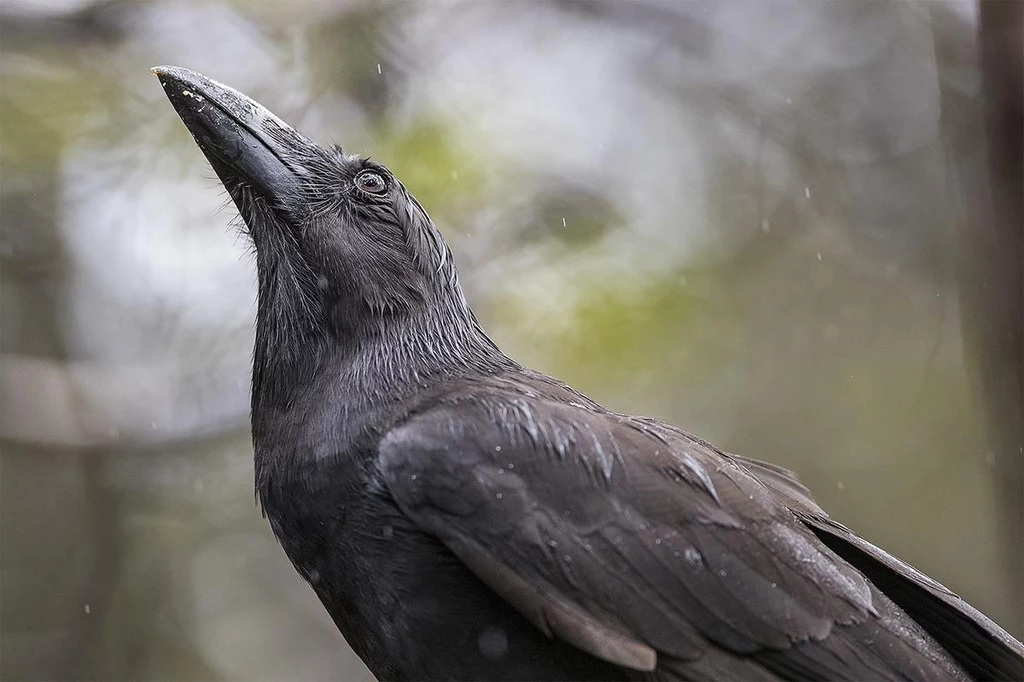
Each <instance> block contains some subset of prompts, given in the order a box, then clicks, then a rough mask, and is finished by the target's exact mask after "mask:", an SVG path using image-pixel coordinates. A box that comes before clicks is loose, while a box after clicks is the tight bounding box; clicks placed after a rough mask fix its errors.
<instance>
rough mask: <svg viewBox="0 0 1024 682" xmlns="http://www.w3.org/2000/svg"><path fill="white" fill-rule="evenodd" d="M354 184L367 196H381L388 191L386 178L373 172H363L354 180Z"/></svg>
mask: <svg viewBox="0 0 1024 682" xmlns="http://www.w3.org/2000/svg"><path fill="white" fill-rule="evenodd" d="M352 184H353V185H355V186H356V189H358V190H359V191H361V192H366V193H367V194H374V195H378V196H379V195H381V194H384V193H385V192H386V191H388V183H387V181H386V180H384V176H383V175H381V174H380V173H378V172H376V171H372V170H364V171H361V172H360V173H359V174H358V175H356V177H355V178H353V180H352Z"/></svg>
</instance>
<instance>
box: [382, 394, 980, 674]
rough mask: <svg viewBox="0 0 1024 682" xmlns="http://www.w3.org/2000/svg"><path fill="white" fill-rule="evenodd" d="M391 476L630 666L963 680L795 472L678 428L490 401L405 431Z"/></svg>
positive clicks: (527, 402) (402, 493)
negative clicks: (847, 551)
mask: <svg viewBox="0 0 1024 682" xmlns="http://www.w3.org/2000/svg"><path fill="white" fill-rule="evenodd" d="M765 466H766V467H767V466H768V465H765ZM380 467H381V470H382V472H383V475H384V478H385V480H386V481H387V484H388V487H389V490H390V492H391V494H392V495H393V496H394V498H395V500H396V501H397V503H398V505H399V506H400V507H401V509H402V510H403V512H404V513H406V514H407V515H408V516H410V517H411V518H412V519H413V520H414V521H415V522H416V523H417V524H418V525H419V526H420V527H422V528H423V529H424V530H426V531H428V532H430V533H432V534H434V535H435V536H436V537H438V538H439V539H440V540H441V541H442V542H443V543H444V544H445V545H446V546H447V547H448V548H449V549H450V550H451V551H452V552H453V553H454V554H455V555H456V556H458V557H459V558H460V559H461V560H462V561H463V563H465V564H466V565H467V566H468V567H469V568H470V570H472V571H473V572H474V573H475V574H476V575H477V576H478V577H479V578H480V579H481V580H482V581H483V582H484V583H486V584H487V585H488V586H489V587H490V588H491V589H493V590H494V591H495V592H497V593H498V594H499V595H501V596H502V597H503V598H504V599H505V600H506V601H507V602H508V603H509V604H511V605H512V606H514V607H515V608H516V609H517V610H519V611H520V612H521V613H522V614H523V615H525V616H526V617H527V618H529V619H530V620H531V621H532V622H533V623H534V625H535V626H536V627H538V628H539V629H540V630H542V631H543V632H545V633H546V634H548V635H549V636H554V637H559V638H562V639H563V640H565V641H567V642H569V643H571V644H573V645H575V646H577V647H579V648H580V649H583V650H585V651H587V652H589V653H590V654H592V655H594V656H596V657H598V658H601V659H603V660H606V661H609V662H612V663H615V664H617V665H620V666H623V667H625V668H629V669H632V670H638V671H653V674H654V675H655V676H662V677H664V676H668V677H674V676H678V677H681V678H686V677H706V676H707V675H708V674H709V673H712V674H713V675H714V676H715V677H720V678H728V677H730V676H731V677H734V678H748V679H749V678H755V677H760V678H772V677H774V676H782V677H794V676H797V677H818V678H820V677H827V678H830V679H866V678H872V679H934V678H949V679H956V678H962V677H963V675H962V671H960V670H959V669H958V668H957V667H956V666H955V665H954V664H952V663H951V661H950V660H949V657H948V656H946V654H945V652H944V651H943V650H942V649H941V648H940V647H939V646H938V645H937V644H936V643H935V641H934V640H932V639H931V637H929V636H928V634H927V633H925V632H924V631H923V630H921V629H920V628H919V627H918V626H917V625H916V623H914V622H913V621H912V620H910V619H909V618H907V617H906V615H905V614H904V613H903V612H902V611H901V610H900V609H898V608H897V607H896V606H895V605H893V603H892V602H891V601H890V600H888V599H887V598H886V597H885V596H884V595H883V594H882V593H881V592H879V591H878V590H877V589H875V587H874V586H873V585H871V583H870V582H868V580H866V579H865V578H864V576H863V575H862V574H861V573H860V572H859V571H857V570H855V569H854V568H852V567H851V566H850V565H849V564H848V563H847V562H846V561H844V560H843V559H841V558H840V557H839V556H837V555H836V554H835V553H834V552H833V551H832V550H830V549H829V548H828V547H827V546H826V545H825V544H823V543H822V542H821V541H820V540H819V539H818V538H817V537H816V536H815V534H814V533H813V532H811V530H810V529H808V528H807V527H806V526H805V525H804V524H803V523H801V521H800V520H799V519H798V518H797V517H796V515H795V514H794V513H793V511H791V510H790V509H789V508H788V507H787V506H786V504H785V502H784V501H785V500H786V499H788V497H789V494H781V495H780V494H779V493H778V491H777V490H776V486H779V487H783V486H782V481H786V480H788V481H791V482H790V483H786V485H785V486H784V487H785V489H786V490H789V491H790V493H792V492H793V491H796V492H799V491H800V490H802V487H801V486H799V484H798V483H796V482H795V481H792V480H791V479H788V478H787V477H786V476H785V475H784V470H778V469H774V468H772V467H768V469H766V470H770V471H772V472H774V475H776V476H777V477H778V478H779V481H777V482H776V485H773V486H772V487H769V486H768V485H766V484H765V483H763V482H762V481H760V480H759V479H758V478H757V477H755V476H753V475H752V474H751V473H750V472H749V471H748V470H747V469H746V468H745V467H744V466H742V465H741V464H739V463H738V462H737V461H736V460H735V459H733V458H730V457H728V456H726V455H723V454H721V453H719V452H717V451H715V450H713V449H712V448H710V447H709V446H707V445H706V444H704V443H703V442H702V441H699V440H697V439H694V438H691V437H689V436H688V435H687V434H685V433H684V432H681V431H678V430H675V429H672V428H671V427H666V426H664V425H660V424H658V423H657V422H653V421H646V420H638V419H632V418H628V417H622V416H618V415H613V414H610V413H607V412H601V411H598V410H594V409H592V408H590V407H589V406H584V405H579V404H573V403H565V402H561V401H552V400H544V399H542V398H539V397H537V396H535V395H534V396H522V395H506V394H495V395H486V394H483V393H480V392H477V393H476V394H474V396H473V398H472V399H466V400H461V401H458V400H454V401H452V402H450V403H449V404H444V405H440V406H436V407H434V408H431V409H429V410H427V411H424V412H421V413H419V414H418V415H416V416H414V417H412V418H411V419H410V420H409V421H407V422H406V423H405V424H404V425H402V426H400V427H398V428H396V429H394V430H393V431H391V432H390V433H388V434H387V435H386V436H385V437H384V438H383V439H382V441H381V445H380ZM806 497H807V500H810V498H809V496H806ZM794 504H795V505H796V506H798V508H799V509H800V511H802V512H809V511H812V507H810V506H809V505H808V503H807V502H804V501H801V500H797V502H794ZM809 504H810V505H813V501H810V502H809ZM813 510H817V506H816V505H813ZM818 511H820V510H818Z"/></svg>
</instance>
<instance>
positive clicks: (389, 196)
mask: <svg viewBox="0 0 1024 682" xmlns="http://www.w3.org/2000/svg"><path fill="white" fill-rule="evenodd" d="M152 71H153V73H155V74H156V75H157V76H158V77H159V79H160V83H161V84H162V85H163V88H164V91H165V92H166V94H167V97H168V99H169V100H170V102H171V104H172V105H173V106H174V109H175V110H176V111H177V113H178V115H179V116H180V117H181V120H182V121H183V122H184V124H185V126H186V128H188V130H189V132H190V133H191V134H192V137H193V138H194V139H195V141H196V143H197V144H198V145H199V148H200V149H201V150H202V152H203V154H204V155H205V156H206V158H207V159H208V160H209V162H210V164H211V166H212V167H213V169H214V171H215V172H216V173H217V175H218V177H219V178H220V180H221V182H222V183H223V184H224V187H225V188H226V190H227V192H228V194H229V195H230V196H231V199H232V201H233V202H234V203H235V205H236V206H237V207H238V210H239V213H240V214H241V217H242V219H243V221H244V223H245V226H246V228H247V232H248V234H249V235H250V236H251V238H252V241H253V244H254V245H255V249H256V263H257V272H258V280H259V313H258V315H259V318H261V321H262V322H264V323H265V326H267V327H268V329H269V331H270V333H272V334H273V335H275V336H281V335H284V336H288V335H299V336H300V337H301V339H302V340H303V341H306V342H308V341H309V340H311V339H315V338H318V337H321V336H325V335H326V336H331V337H335V338H339V339H345V338H346V337H351V336H352V335H357V334H359V333H362V332H366V331H368V330H370V329H372V328H374V327H375V326H378V325H379V324H381V323H382V322H384V321H386V320H387V319H388V318H392V317H396V316H397V317H405V316H415V315H416V314H418V313H422V312H424V311H430V310H432V309H434V308H437V307H438V304H441V307H443V308H447V307H450V306H453V305H454V306H456V307H465V300H464V298H463V297H462V294H461V291H460V290H459V287H458V283H457V279H456V273H455V268H454V265H453V263H452V259H451V254H450V252H449V250H448V247H447V245H446V244H445V242H444V240H443V239H442V237H441V235H440V233H439V232H438V231H437V229H436V228H435V227H434V225H433V223H432V222H431V220H430V218H429V217H428V215H427V214H426V212H425V211H424V210H423V208H422V207H421V206H420V204H419V203H418V202H417V201H416V199H415V198H414V197H413V196H412V195H411V194H409V192H408V191H407V190H406V189H405V187H404V186H403V185H402V183H401V182H399V181H398V179H397V178H396V177H395V176H394V175H393V174H392V173H391V172H390V171H389V170H388V169H387V168H385V167H384V166H382V165H381V164H379V163H375V162H373V161H371V160H369V159H363V158H360V157H358V156H354V155H349V154H346V153H344V152H343V151H342V149H341V148H340V147H337V146H331V147H324V146H321V145H318V144H316V143H315V142H313V141H311V140H310V139H308V138H307V137H305V136H304V135H302V134H300V133H298V132H296V131H295V130H294V129H293V128H292V127H291V126H289V125H288V124H286V123H285V122H284V121H282V120H281V119H280V118H278V117H277V116H275V115H274V114H273V113H271V112H270V111H269V110H268V109H267V108H266V107H264V106H263V105H261V104H259V103H257V102H255V101H254V100H252V99H251V98H249V97H247V96H246V95H244V94H242V93H240V92H238V91H236V90H234V89H232V88H229V87H227V86H225V85H222V84H220V83H217V82H216V81H213V80H211V79H209V78H207V77H205V76H203V75H201V74H198V73H195V72H193V71H189V70H188V69H183V68H180V67H174V66H159V67H154V68H153V69H152ZM258 326H259V322H258Z"/></svg>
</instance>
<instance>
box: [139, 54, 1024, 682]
mask: <svg viewBox="0 0 1024 682" xmlns="http://www.w3.org/2000/svg"><path fill="white" fill-rule="evenodd" d="M153 71H154V72H155V73H156V75H157V76H159V78H160V81H161V83H162V85H163V87H164V90H165V91H166V93H167V96H168V97H169V98H170V101H171V104H173V106H174V108H175V109H176V111H177V113H178V115H179V116H180V117H181V119H182V120H183V121H184V123H185V125H186V127H187V128H188V129H189V131H190V132H191V133H192V136H193V137H194V138H195V140H196V142H197V144H198V145H199V148H200V149H201V150H202V151H203V153H204V154H205V155H206V157H207V158H208V159H209V161H210V163H211V164H212V166H213V168H214V170H215V171H216V173H217V175H218V176H219V177H220V179H221V181H222V182H223V183H224V186H225V187H226V188H227V191H228V192H229V193H230V195H231V198H232V199H233V200H234V202H235V204H236V205H237V206H238V209H239V211H240V213H241V215H242V218H243V219H244V221H245V223H246V225H247V226H248V231H249V234H250V235H251V237H252V240H253V242H254V244H255V249H256V264H257V272H258V280H259V301H258V312H257V321H256V346H255V357H254V362H253V382H252V431H253V442H254V445H255V469H256V490H257V492H258V495H259V499H260V501H261V503H262V506H263V510H264V513H265V514H266V516H267V517H268V519H269V520H270V524H271V526H272V528H273V530H274V533H275V534H276V536H277V538H278V540H279V541H280V542H281V545H282V546H283V547H284V550H285V552H286V553H287V554H288V557H289V558H290V559H291V561H292V563H293V564H294V565H295V567H296V569H298V571H299V573H300V574H302V576H303V577H304V578H305V579H306V580H307V581H308V582H309V584H310V585H311V586H312V587H313V589H314V590H315V591H316V593H317V595H318V596H319V597H320V599H321V601H322V602H323V604H324V606H325V607H326V608H327V610H328V611H329V612H330V615H331V616H332V618H333V619H334V622H335V623H337V625H338V628H339V629H340V630H341V632H342V634H343V635H344V637H345V639H346V640H348V642H349V644H350V645H351V646H352V648H353V649H354V650H355V651H356V653H357V654H358V655H359V656H360V657H361V658H362V659H363V661H365V663H366V664H367V666H369V668H370V670H371V671H372V672H373V673H374V674H375V675H376V676H377V677H378V678H380V679H382V680H427V679H445V680H448V679H458V680H499V679H501V680H618V679H662V680H681V679H686V680H691V679H692V680H706V679H715V680H755V679H756V680H780V679H781V680H803V679H830V680H831V679H835V680H869V679H880V680H926V679H927V680H938V679H955V680H966V679H1000V680H1020V679H1021V678H1022V676H1024V647H1022V646H1021V644H1020V642H1018V641H1016V640H1014V639H1013V638H1012V637H1011V636H1010V635H1008V634H1007V633H1006V632H1004V631H1003V630H1002V629H1001V628H1000V627H999V626H997V625H996V624H995V623H993V622H992V621H991V620H989V619H988V618H986V617H985V616H984V615H982V614H981V613H979V612H978V611H977V610H976V609H974V608H972V607H971V606H970V605H968V604H967V603H966V602H964V601H963V600H961V599H960V598H959V597H958V596H956V595H955V594H953V593H952V592H950V591H949V590H947V589H946V588H945V587H943V586H942V585H939V584H938V583H936V582H935V581H933V580H931V579H930V578H928V577H927V576H925V575H922V574H921V573H919V572H918V571H916V570H914V569H913V568H911V567H910V566H908V565H907V564H904V563H903V562H901V561H900V560H898V559H896V558H895V557H893V556H891V555H890V554H888V553H886V552H885V551H883V550H881V549H879V548H877V547H875V546H874V545H872V544H870V543H868V542H867V541H865V540H863V539H861V538H859V537H857V536H856V535H854V534H853V533H852V532H851V531H849V530H848V529H846V528H845V527H843V526H842V525H840V524H838V523H836V522H835V521H833V520H832V519H830V518H829V517H828V515H827V514H826V513H825V512H824V511H822V509H821V508H820V507H818V505H817V504H815V502H814V500H813V499H812V498H811V496H810V493H809V492H808V491H807V490H806V489H805V488H804V487H803V486H802V485H801V484H800V483H799V482H797V480H796V478H795V477H794V475H793V474H792V473H790V472H789V471H786V470H784V469H781V468H779V467H776V466H773V465H771V464H765V463H763V462H757V461H753V460H750V459H746V458H744V457H739V456H737V455H731V454H726V453H724V452H722V451H720V450H718V449H716V448H715V447H714V446H713V445H711V444H709V443H707V442H706V441H704V440H702V439H700V438H698V437H696V436H694V435H693V434H690V433H687V432H685V431H683V430H681V429H678V428H676V427H674V426H671V425H669V424H665V423H663V422H659V421H656V420H654V419H645V418H639V417H631V416H626V415H622V414H616V413H614V412H610V411H608V410H606V409H604V408H603V407H601V406H600V405H598V404H597V403H595V402H594V401H592V400H590V399H589V398H587V397H586V396H584V395H581V394H580V393H578V392H576V391H574V390H573V389H572V388H570V387H568V386H566V385H565V384H563V383H561V382H559V381H557V380H555V379H552V378H551V377H548V376H545V375H543V374H540V373H538V372H534V371H532V370H530V369H527V368H525V367H523V366H521V365H519V364H518V363H516V362H515V361H513V360H511V359H509V358H508V357H506V356H505V355H504V354H503V353H502V352H501V351H500V350H499V349H498V348H497V346H495V344H494V343H493V342H491V340H490V339H489V338H488V337H487V335H486V334H485V333H484V332H483V330H482V329H481V328H480V325H479V324H478V323H477V321H476V319H475V318H474V316H473V313H472V311H471V310H470V308H469V305H468V304H467V303H466V299H465V297H464V296H463V293H462V290H461V289H460V287H459V281H458V277H457V274H456V269H455V265H454V263H453V261H452V256H451V253H450V252H449V250H448V247H447V246H446V245H445V242H444V240H443V239H442V238H441V235H440V234H439V233H438V231H437V229H436V228H435V227H434V225H433V223H432V222H431V220H430V218H429V217H428V216H427V213H426V212H425V211H424V210H423V208H422V207H421V206H420V205H419V203H417V201H416V199H414V198H413V197H412V195H410V194H409V192H408V191H406V189H405V188H404V187H403V186H402V184H401V183H400V182H399V181H398V179H397V178H395V177H394V175H392V174H391V173H390V172H389V171H388V170H387V169H386V168H385V167H384V166H382V165H380V164H378V163H375V162H372V161H370V160H367V159H361V158H358V157H356V156H350V155H347V154H345V153H343V152H342V150H341V149H339V148H324V147H321V146H318V145H316V144H314V143H313V142H311V141H310V140H308V139H307V138H305V137H303V136H302V135H300V134H299V133H297V132H296V131H295V130H293V129H292V128H290V127H289V126H287V125H286V124H285V123H283V122H282V121H281V120H280V119H279V118H277V117H276V116H274V115H273V114H271V113H270V112H269V111H268V110H267V109H265V108H264V107H262V106H261V105H259V104H257V103H256V102H254V101H252V100H251V99H249V98H248V97H246V96H244V95H242V94H241V93H238V92H236V91H234V90H232V89H230V88H228V87H226V86H223V85H221V84H219V83H216V82H214V81H212V80H209V79H207V78H205V77H204V76H201V75H199V74H197V73H193V72H191V71H188V70H185V69H181V68H177V67H170V66H164V67H157V68H154V69H153Z"/></svg>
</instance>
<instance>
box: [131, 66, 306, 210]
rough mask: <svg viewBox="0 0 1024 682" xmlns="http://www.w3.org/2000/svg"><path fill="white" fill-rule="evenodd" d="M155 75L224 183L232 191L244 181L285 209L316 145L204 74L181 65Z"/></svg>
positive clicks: (157, 69)
mask: <svg viewBox="0 0 1024 682" xmlns="http://www.w3.org/2000/svg"><path fill="white" fill-rule="evenodd" d="M150 71H152V72H153V73H154V74H155V75H156V76H157V78H159V79H160V84H161V85H162V86H163V88H164V92H166V93H167V99H169V100H170V101H171V105H172V106H173V107H174V110H175V111H176V112H178V116H180V117H181V120H182V122H183V123H184V124H185V127H186V128H188V130H189V132H190V133H192V137H193V138H194V139H195V141H196V144H198V145H199V148H200V149H201V150H202V152H203V154H205V155H206V158H207V159H209V160H210V164H211V165H212V166H213V169H214V170H215V171H216V172H217V175H218V176H219V177H220V179H221V182H223V183H224V184H225V186H226V187H227V188H228V189H229V190H230V189H231V188H232V187H234V186H237V184H238V182H239V181H241V182H243V183H245V184H247V185H249V186H251V187H252V188H253V189H255V190H256V192H257V193H258V194H260V195H262V196H263V198H264V199H265V200H267V202H268V203H269V204H271V205H272V206H277V207H283V206H284V204H285V199H286V198H287V197H288V196H289V194H290V193H292V192H293V191H294V189H295V187H296V186H297V185H298V181H299V178H300V176H301V175H303V174H304V172H303V170H302V165H301V163H300V162H299V159H301V158H302V156H303V155H302V152H303V150H304V149H309V148H310V147H313V146H315V145H314V144H313V143H312V142H311V141H310V140H308V139H306V138H305V137H304V136H302V135H300V134H299V133H297V132H296V131H295V130H294V129H293V128H292V127H291V126H289V125H288V124H286V123H285V122H284V121H282V120H281V119H280V118H278V117H277V116H275V115H274V114H273V113H271V112H270V110H268V109H267V108H266V107H264V106H263V105H261V104H259V103H258V102H256V101H254V100H252V99H250V98H249V97H246V96H245V95H243V94H242V93H240V92H238V91H237V90H234V89H232V88H229V87H227V86H226V85H221V84H220V83H218V82H216V81H214V80H210V79H209V78H207V77H206V76H203V75H202V74H198V73H196V72H195V71H189V70H188V69H183V68H181V67H178V66H155V67H153V68H152V69H150ZM232 195H233V196H234V194H233V193H232ZM237 202H238V199H237V198H236V203H237ZM239 208H240V209H241V208H242V207H241V206H239Z"/></svg>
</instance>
